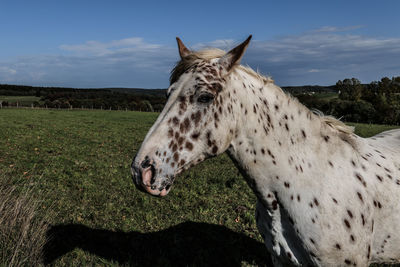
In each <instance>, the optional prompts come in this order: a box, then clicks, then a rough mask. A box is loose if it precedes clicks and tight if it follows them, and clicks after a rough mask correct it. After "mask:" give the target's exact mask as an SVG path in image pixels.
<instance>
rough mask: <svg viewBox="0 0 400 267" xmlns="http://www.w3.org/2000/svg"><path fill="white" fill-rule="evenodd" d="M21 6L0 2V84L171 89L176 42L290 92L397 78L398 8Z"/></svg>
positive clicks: (389, 4)
mask: <svg viewBox="0 0 400 267" xmlns="http://www.w3.org/2000/svg"><path fill="white" fill-rule="evenodd" d="M39 3H40V4H37V2H30V1H18V2H15V1H14V2H11V1H9V2H6V3H4V2H3V3H2V4H0V6H1V11H0V12H1V16H0V22H1V23H0V25H2V26H0V27H1V28H2V33H3V36H2V37H3V38H2V39H3V40H2V42H1V43H0V83H1V84H15V85H28V86H42V87H69V88H82V89H90V88H143V89H164V88H168V86H169V80H168V78H169V72H170V70H171V69H172V68H173V66H174V64H175V62H176V61H178V59H179V56H178V49H177V46H176V41H175V37H176V36H179V37H180V38H181V39H182V41H183V42H184V43H185V45H186V46H187V47H189V48H191V49H194V50H198V49H202V48H206V47H217V48H221V49H224V50H229V49H231V48H233V47H234V46H235V45H237V44H239V43H240V42H242V41H243V40H244V39H246V37H247V36H248V35H249V34H252V35H253V40H252V41H251V43H250V45H249V48H248V49H247V51H246V53H245V55H244V57H243V59H242V64H243V65H248V66H250V67H251V68H253V69H254V70H258V71H259V72H260V73H261V74H263V75H265V76H271V77H272V78H273V79H274V80H275V83H276V84H277V85H279V86H282V87H288V86H307V85H308V86H315V85H319V86H331V85H334V84H335V83H336V82H337V81H338V80H343V79H345V78H352V77H355V78H357V79H359V80H360V81H361V82H362V83H363V84H368V83H370V82H372V81H377V80H380V79H381V78H382V77H393V76H400V71H399V70H400V27H399V26H400V25H399V24H400V22H399V20H398V14H397V10H399V7H400V2H398V1H395V0H388V1H385V2H381V3H377V2H375V1H362V2H361V1H354V2H350V3H349V2H345V1H335V2H334V3H333V2H329V3H328V2H324V3H323V5H321V4H320V2H318V1H314V0H313V1H307V2H302V3H298V2H296V1H281V2H279V3H276V2H272V1H270V2H265V1H256V2H253V3H252V4H251V5H249V4H247V5H243V4H242V3H240V2H239V1H233V2H232V1H230V2H229V3H230V4H229V5H226V4H224V3H223V2H211V1H209V0H207V1H203V2H202V5H196V4H195V3H186V2H183V1H172V2H169V3H165V2H157V1H150V2H146V3H132V2H130V1H114V2H112V3H110V2H108V1H96V2H94V1H85V2H84V3H82V2H78V1H68V2H67V1H61V2H57V3H54V2H52V1H49V0H44V1H40V2H39Z"/></svg>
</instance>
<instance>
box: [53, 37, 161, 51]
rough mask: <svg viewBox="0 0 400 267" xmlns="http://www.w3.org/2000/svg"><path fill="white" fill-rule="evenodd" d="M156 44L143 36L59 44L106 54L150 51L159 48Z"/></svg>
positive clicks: (70, 49)
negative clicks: (103, 41)
mask: <svg viewBox="0 0 400 267" xmlns="http://www.w3.org/2000/svg"><path fill="white" fill-rule="evenodd" d="M160 47H161V46H160V45H158V44H148V43H145V42H144V41H143V38H139V37H132V38H125V39H121V40H113V41H111V42H108V43H102V42H98V41H87V42H85V43H84V44H77V45H68V44H63V45H60V47H59V48H60V49H61V50H65V51H70V52H75V53H80V54H86V55H87V54H93V55H106V54H111V53H115V52H124V51H125V52H137V51H142V52H143V51H147V52H148V51H152V50H156V49H160Z"/></svg>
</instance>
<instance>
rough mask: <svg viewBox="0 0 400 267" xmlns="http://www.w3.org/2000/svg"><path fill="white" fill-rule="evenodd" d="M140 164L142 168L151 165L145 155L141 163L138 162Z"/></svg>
mask: <svg viewBox="0 0 400 267" xmlns="http://www.w3.org/2000/svg"><path fill="white" fill-rule="evenodd" d="M140 166H141V167H142V168H143V169H146V168H148V167H150V166H151V164H150V159H149V158H148V157H147V156H146V158H145V159H144V160H143V161H142V163H141V164H140Z"/></svg>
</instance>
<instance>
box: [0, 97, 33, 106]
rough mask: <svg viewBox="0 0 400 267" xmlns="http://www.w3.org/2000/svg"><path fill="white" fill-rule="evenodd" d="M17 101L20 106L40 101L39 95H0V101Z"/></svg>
mask: <svg viewBox="0 0 400 267" xmlns="http://www.w3.org/2000/svg"><path fill="white" fill-rule="evenodd" d="M1 101H7V102H8V103H17V102H18V103H19V105H20V106H30V105H31V104H32V103H33V102H35V101H37V102H40V97H36V96H4V95H0V102H1Z"/></svg>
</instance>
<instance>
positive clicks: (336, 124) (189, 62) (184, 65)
mask: <svg viewBox="0 0 400 267" xmlns="http://www.w3.org/2000/svg"><path fill="white" fill-rule="evenodd" d="M225 54H226V52H225V51H224V50H221V49H218V48H212V49H204V50H200V51H193V52H192V53H190V54H189V55H187V56H185V57H184V58H182V59H181V60H180V61H178V62H177V63H176V65H175V67H174V68H173V69H172V71H171V76H170V78H169V80H170V83H171V84H173V83H174V82H176V81H177V80H178V79H179V77H180V76H181V75H182V74H183V73H185V72H186V71H188V70H189V69H191V68H192V67H193V66H194V65H196V64H197V63H199V62H201V61H205V62H209V61H210V60H212V59H214V58H220V57H222V56H224V55H225ZM235 70H241V71H244V72H246V73H247V74H249V75H250V76H253V77H254V78H256V79H259V80H261V81H263V82H264V84H267V83H273V82H274V81H273V80H272V79H271V78H270V77H265V76H264V75H262V74H260V73H258V72H256V71H254V70H253V69H251V68H250V67H245V66H242V65H239V64H238V65H235V66H234V67H233V68H232V70H231V71H235ZM288 97H291V96H290V95H289V96H288ZM296 100H297V99H296ZM297 102H298V101H297ZM298 103H299V104H300V105H301V103H300V102H298ZM312 112H313V113H314V114H316V115H317V116H319V117H320V119H321V120H322V121H323V122H324V123H326V124H327V125H328V126H330V127H332V128H334V129H336V130H338V131H339V132H341V133H344V134H349V135H350V134H352V133H353V132H354V127H351V126H348V125H346V124H344V123H343V122H341V121H340V120H338V119H336V118H334V117H332V116H327V115H324V114H323V113H322V112H321V111H318V110H313V111H312Z"/></svg>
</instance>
